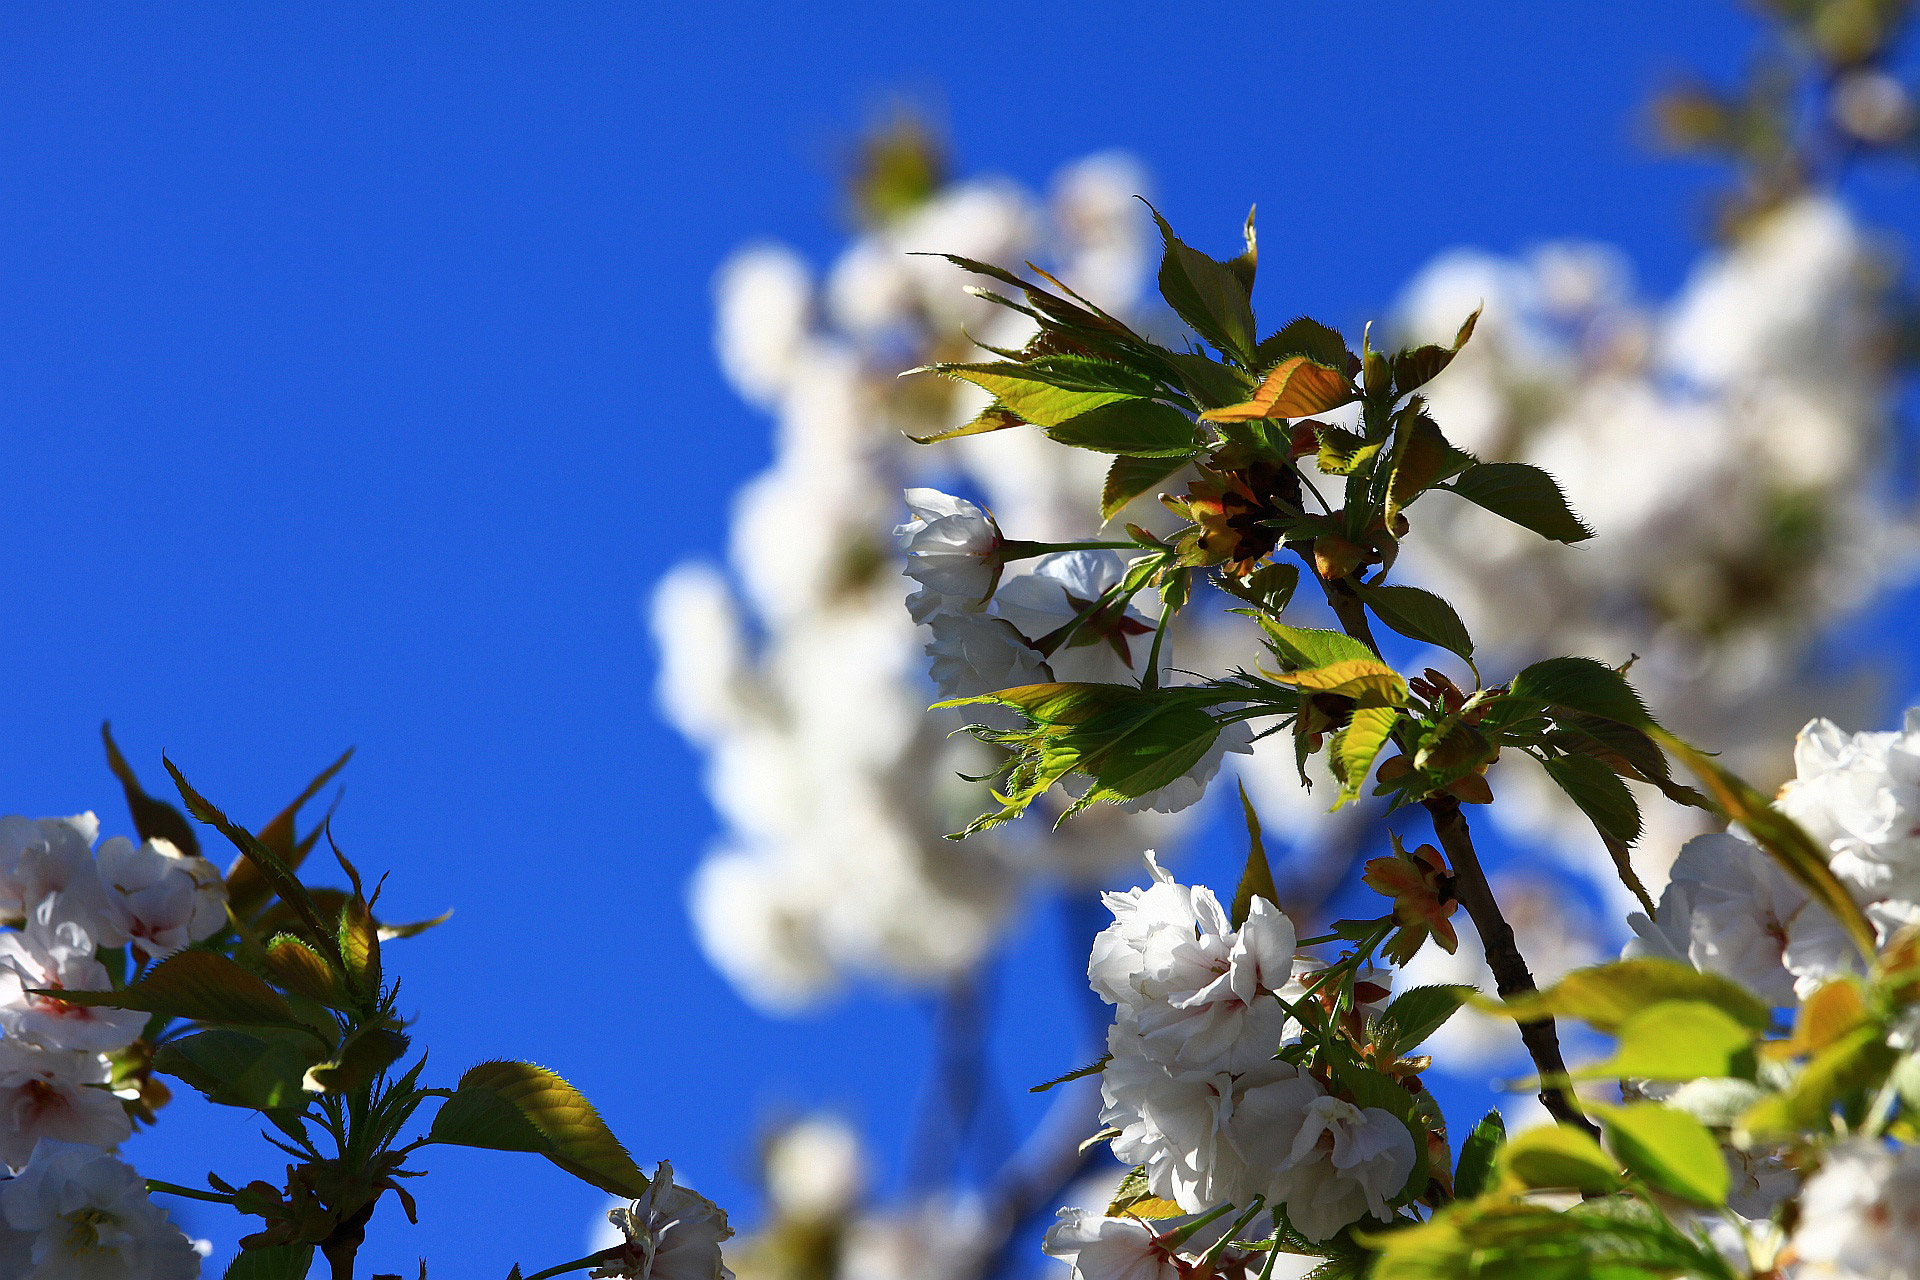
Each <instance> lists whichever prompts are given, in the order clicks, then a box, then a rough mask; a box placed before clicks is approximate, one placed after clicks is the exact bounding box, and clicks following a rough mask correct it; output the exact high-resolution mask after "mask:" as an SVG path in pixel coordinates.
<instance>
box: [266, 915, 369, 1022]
mask: <svg viewBox="0 0 1920 1280" xmlns="http://www.w3.org/2000/svg"><path fill="white" fill-rule="evenodd" d="M267 968H268V969H270V970H272V972H273V980H274V981H275V982H277V983H279V984H280V986H281V987H282V988H284V989H285V990H288V991H291V992H293V993H294V994H296V995H302V996H305V997H307V998H308V999H309V1000H318V1001H319V1002H320V1003H321V1004H323V1005H326V1006H327V1007H328V1008H329V1009H350V1008H352V1007H353V997H352V995H351V994H349V992H348V991H347V988H346V985H345V984H344V983H343V982H342V981H341V980H340V977H341V975H340V973H339V972H338V971H337V970H336V969H335V968H334V967H333V962H332V961H330V960H328V959H327V958H326V957H325V956H323V955H321V954H320V952H319V951H318V950H316V949H315V948H314V947H313V946H312V945H311V944H309V943H308V942H306V941H305V940H304V939H302V938H300V937H298V936H296V935H294V934H291V933H283V934H280V935H278V936H277V937H275V938H273V939H272V940H271V941H270V942H268V943H267Z"/></svg>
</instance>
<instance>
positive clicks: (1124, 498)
mask: <svg viewBox="0 0 1920 1280" xmlns="http://www.w3.org/2000/svg"><path fill="white" fill-rule="evenodd" d="M1186 462H1187V460H1186V459H1185V458H1180V457H1172V458H1137V457H1128V456H1126V455H1124V454H1123V455H1121V456H1120V457H1117V458H1115V459H1114V460H1113V465H1112V466H1111V467H1108V468H1107V483H1106V485H1105V487H1104V488H1102V489H1101V491H1100V523H1102V524H1105V523H1106V522H1107V521H1109V520H1111V519H1113V518H1114V517H1115V516H1117V515H1119V514H1120V511H1121V509H1122V508H1123V507H1125V506H1126V505H1127V504H1128V503H1129V502H1132V501H1133V500H1134V499H1135V498H1137V497H1139V496H1140V495H1141V494H1143V493H1145V492H1146V491H1147V490H1149V489H1151V488H1153V487H1154V486H1155V485H1157V484H1159V483H1160V482H1161V481H1162V480H1165V479H1166V478H1167V477H1168V476H1170V475H1172V474H1173V473H1174V472H1176V471H1178V470H1179V469H1180V468H1181V467H1183V466H1185V465H1186Z"/></svg>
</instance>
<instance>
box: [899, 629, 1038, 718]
mask: <svg viewBox="0 0 1920 1280" xmlns="http://www.w3.org/2000/svg"><path fill="white" fill-rule="evenodd" d="M927 626H928V628H929V629H930V630H931V631H932V632H933V638H932V639H931V640H929V641H928V642H927V650H926V652H927V657H928V658H929V659H931V662H930V663H929V667H928V670H929V673H930V674H931V675H932V676H933V683H934V685H935V687H937V688H938V689H939V690H940V696H941V697H943V698H971V697H973V696H975V695H976V694H982V693H995V692H997V691H999V690H1001V689H1013V688H1017V687H1018V686H1020V685H1023V684H1041V683H1044V682H1048V681H1051V680H1052V679H1053V672H1052V670H1051V668H1050V667H1049V666H1048V664H1047V661H1046V659H1044V658H1042V657H1041V656H1040V653H1039V651H1038V650H1036V649H1035V648H1034V647H1033V646H1032V645H1030V644H1028V643H1027V639H1026V637H1025V636H1023V635H1021V634H1020V633H1019V632H1018V631H1015V630H1014V629H1013V626H1012V624H1011V623H1009V622H1007V621H1006V620H1004V619H1002V618H991V617H988V616H987V615H986V614H983V613H945V614H938V615H935V617H934V618H933V619H932V620H931V621H929V622H928V623H927Z"/></svg>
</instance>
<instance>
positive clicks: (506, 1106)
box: [428, 1062, 647, 1199]
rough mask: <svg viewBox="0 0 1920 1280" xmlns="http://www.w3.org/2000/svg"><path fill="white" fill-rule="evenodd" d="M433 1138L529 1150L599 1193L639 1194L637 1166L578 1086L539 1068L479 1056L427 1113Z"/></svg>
mask: <svg viewBox="0 0 1920 1280" xmlns="http://www.w3.org/2000/svg"><path fill="white" fill-rule="evenodd" d="M428 1138H429V1140H430V1141H433V1142H440V1143H446V1144H448V1145H451V1146H461V1147H485V1148H488V1149H490V1150H495V1151H531V1152H536V1153H538V1154H540V1155H543V1156H545V1157H547V1159H549V1160H551V1161H553V1162H554V1163H555V1164H557V1165H559V1166H560V1167H561V1168H562V1169H565V1170H566V1171H567V1172H569V1173H571V1174H573V1175H574V1176H575V1177H577V1178H579V1179H581V1180H582V1181H584V1182H587V1183H590V1184H592V1185H593V1186H596V1187H599V1188H600V1189H601V1190H602V1191H607V1192H611V1193H612V1194H614V1195H617V1196H624V1197H626V1198H628V1199H638V1198H639V1197H640V1196H642V1195H644V1194H645V1193H646V1190H647V1179H646V1177H645V1175H644V1174H642V1173H641V1172H640V1167H639V1166H638V1165H636V1164H635V1163H634V1162H633V1157H632V1156H630V1155H628V1154H627V1149H626V1148H625V1147H623V1146H621V1145H620V1141H619V1139H617V1138H615V1137H614V1136H613V1131H612V1130H610V1129H608V1128H607V1125H606V1122H605V1121H604V1120H602V1119H601V1118H600V1113H599V1112H598V1111H596V1110H594V1108H593V1104H592V1103H590V1102H588V1101H587V1099H586V1097H585V1096H584V1095H583V1094H581V1092H580V1091H579V1090H578V1089H576V1088H574V1087H573V1086H572V1085H570V1084H568V1083H567V1082H566V1081H565V1080H563V1079H561V1078H560V1077H559V1076H558V1075H556V1074H555V1073H554V1072H552V1071H549V1070H547V1069H546V1068H545V1067H536V1066H534V1065H533V1064H531V1063H527V1062H483V1063H481V1064H480V1065H479V1066H477V1067H474V1068H473V1069H472V1070H470V1071H468V1072H467V1073H466V1074H465V1075H463V1076H461V1077H460V1085H459V1087H458V1088H457V1089H455V1090H454V1094H453V1097H451V1098H449V1099H447V1101H446V1104H445V1105H444V1106H442V1107H441V1108H440V1111H439V1113H438V1114H437V1115H435V1116H434V1118H433V1126H432V1128H431V1129H430V1130H429V1132H428Z"/></svg>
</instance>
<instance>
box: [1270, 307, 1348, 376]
mask: <svg viewBox="0 0 1920 1280" xmlns="http://www.w3.org/2000/svg"><path fill="white" fill-rule="evenodd" d="M1288 356H1305V357H1306V358H1307V359H1309V360H1311V361H1313V362H1314V363H1315V364H1318V365H1324V366H1326V367H1327V368H1329V369H1344V368H1346V367H1347V362H1348V361H1349V360H1351V359H1352V358H1353V353H1352V352H1350V351H1348V350H1347V340H1346V339H1345V338H1343V337H1341V336H1340V331H1339V330H1338V329H1329V328H1328V327H1327V326H1326V325H1323V324H1321V323H1320V322H1319V321H1318V320H1314V319H1311V318H1309V317H1307V316H1298V317H1296V318H1295V319H1293V320H1292V321H1290V322H1288V324H1287V326H1286V327H1285V328H1283V329H1281V330H1280V331H1279V332H1278V333H1274V334H1269V335H1268V336H1267V337H1265V338H1262V339H1261V340H1260V345H1259V346H1258V347H1257V348H1255V350H1254V367H1255V368H1259V369H1271V368H1272V367H1273V366H1274V365H1276V364H1278V363H1280V361H1282V360H1284V359H1286V358H1287V357H1288Z"/></svg>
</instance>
